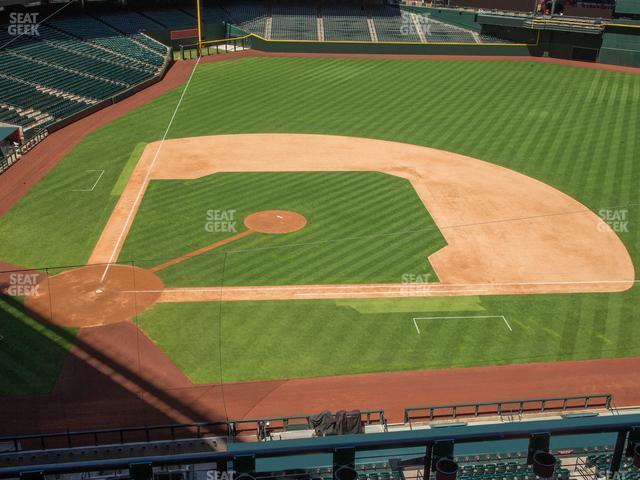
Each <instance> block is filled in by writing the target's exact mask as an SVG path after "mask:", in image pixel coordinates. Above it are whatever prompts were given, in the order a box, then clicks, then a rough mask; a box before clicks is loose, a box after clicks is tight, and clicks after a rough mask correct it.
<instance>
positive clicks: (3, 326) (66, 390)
mask: <svg viewBox="0 0 640 480" xmlns="http://www.w3.org/2000/svg"><path fill="white" fill-rule="evenodd" d="M40 273H42V272H40ZM6 280H7V278H6V276H5V275H3V273H2V272H0V292H1V293H0V321H1V323H0V365H2V367H0V368H1V370H2V377H3V385H2V386H0V395H2V396H1V397H0V436H4V437H7V436H15V435H29V434H40V433H59V432H68V431H72V432H77V431H82V430H96V429H122V428H127V427H144V426H149V425H163V426H167V428H162V429H155V430H152V431H151V432H145V431H143V430H140V431H127V432H125V433H124V437H122V434H121V432H104V433H100V437H99V443H101V444H102V443H118V442H120V441H122V439H123V438H124V440H125V441H148V440H149V439H151V440H153V439H160V438H163V439H169V438H171V437H172V436H175V437H176V438H181V437H187V436H190V437H192V436H193V433H195V428H193V429H190V430H189V429H185V428H183V429H171V428H169V426H170V425H173V424H184V423H193V422H203V421H214V420H221V421H223V420H225V412H224V408H223V403H222V402H223V400H222V397H221V391H220V390H221V388H220V386H219V385H212V386H207V388H206V389H204V390H203V389H198V388H194V386H193V384H192V383H191V382H190V381H189V380H188V378H187V377H186V376H185V375H184V374H183V373H182V372H181V371H180V370H178V369H177V367H175V366H173V364H172V363H171V362H170V360H169V359H168V358H167V357H166V355H164V353H163V352H161V351H160V349H159V348H158V347H157V346H156V345H155V344H153V342H151V341H150V340H149V339H148V338H147V337H146V336H145V335H144V334H143V333H142V332H141V331H140V330H139V329H138V328H137V327H136V325H135V324H134V323H132V322H121V323H116V324H112V325H105V326H101V327H92V328H82V329H79V330H78V329H70V328H69V329H67V328H62V327H60V326H57V325H54V324H52V323H50V322H47V321H46V320H45V319H44V318H42V317H40V316H38V315H37V314H36V313H35V312H33V311H30V310H29V309H28V308H27V307H25V305H24V304H23V302H22V301H21V299H20V298H19V296H13V295H10V294H7V286H8V284H7V281H6ZM16 293H19V292H16ZM183 389H184V390H183ZM193 390H197V392H194V391H193ZM43 392H49V393H43ZM203 394H206V395H207V396H208V398H207V399H206V400H207V401H206V405H207V406H206V412H205V411H204V409H201V408H199V406H200V404H199V402H198V401H194V400H200V398H198V397H201V396H203ZM202 433H205V430H203V431H202ZM206 433H207V434H210V435H216V434H221V435H223V434H226V433H227V430H226V424H220V425H212V426H208V427H207V428H206ZM149 435H150V436H149ZM83 437H85V438H83ZM71 442H72V444H74V446H79V445H85V444H88V445H91V444H93V443H95V438H94V436H93V435H84V436H73V438H72V440H71ZM21 443H22V444H23V446H25V447H26V446H27V445H26V444H25V441H22V442H21ZM38 443H39V441H38ZM68 445H69V440H68V438H67V435H63V436H61V437H59V438H57V439H47V445H46V446H47V448H53V447H55V446H60V447H65V446H68Z"/></svg>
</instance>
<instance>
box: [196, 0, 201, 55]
mask: <svg viewBox="0 0 640 480" xmlns="http://www.w3.org/2000/svg"><path fill="white" fill-rule="evenodd" d="M196 16H197V19H198V57H200V56H202V20H201V16H200V0H196Z"/></svg>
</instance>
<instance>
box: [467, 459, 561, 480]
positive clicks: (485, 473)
mask: <svg viewBox="0 0 640 480" xmlns="http://www.w3.org/2000/svg"><path fill="white" fill-rule="evenodd" d="M554 478H557V479H559V480H569V470H567V469H565V468H561V467H560V463H559V462H558V465H557V466H556V474H555V477H554ZM537 479H538V477H537V476H536V474H535V473H533V469H532V467H531V466H530V465H527V464H526V463H522V462H496V463H486V464H480V465H477V464H473V465H461V468H460V472H459V474H458V480H537Z"/></svg>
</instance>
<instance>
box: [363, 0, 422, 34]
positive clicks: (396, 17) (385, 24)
mask: <svg viewBox="0 0 640 480" xmlns="http://www.w3.org/2000/svg"><path fill="white" fill-rule="evenodd" d="M369 11H370V13H371V19H372V20H373V24H374V25H375V27H376V33H377V35H378V40H379V41H380V42H419V41H420V36H419V35H418V33H417V32H416V29H417V27H416V25H415V23H414V21H413V20H412V17H411V16H410V15H409V14H408V13H406V12H402V11H401V10H400V9H399V8H391V7H386V6H382V5H376V6H371V7H369Z"/></svg>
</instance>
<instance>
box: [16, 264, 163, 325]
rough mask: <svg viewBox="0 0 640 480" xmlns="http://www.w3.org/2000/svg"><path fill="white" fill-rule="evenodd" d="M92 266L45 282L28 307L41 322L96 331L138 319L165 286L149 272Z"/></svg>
mask: <svg viewBox="0 0 640 480" xmlns="http://www.w3.org/2000/svg"><path fill="white" fill-rule="evenodd" d="M105 267H106V265H89V266H86V267H82V268H76V269H74V270H67V271H65V272H62V273H59V274H58V275H52V276H49V277H48V278H44V279H43V281H42V282H40V283H39V284H38V288H37V290H36V294H35V295H31V296H26V297H25V300H24V301H25V306H26V307H27V308H28V309H29V310H30V311H32V312H33V313H35V314H36V315H38V316H39V317H40V318H41V319H43V320H45V321H48V322H51V323H54V324H56V325H61V326H65V327H93V326H98V325H105V324H108V323H117V322H122V321H125V320H129V319H131V318H134V317H135V316H136V314H138V313H141V312H144V311H145V310H146V309H148V308H149V307H151V306H152V305H153V304H154V303H155V302H156V300H157V299H158V297H160V294H161V292H162V289H163V288H164V285H163V283H162V280H160V278H158V277H157V276H156V275H155V274H154V273H152V272H150V271H149V270H144V269H142V268H138V267H132V266H130V265H112V266H111V267H109V270H108V272H107V274H106V276H105V277H104V281H101V280H102V276H103V274H104V272H105Z"/></svg>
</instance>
